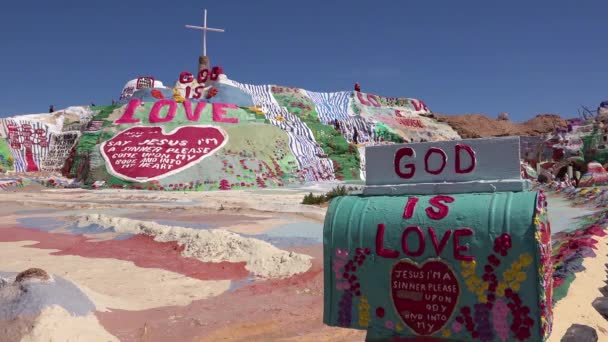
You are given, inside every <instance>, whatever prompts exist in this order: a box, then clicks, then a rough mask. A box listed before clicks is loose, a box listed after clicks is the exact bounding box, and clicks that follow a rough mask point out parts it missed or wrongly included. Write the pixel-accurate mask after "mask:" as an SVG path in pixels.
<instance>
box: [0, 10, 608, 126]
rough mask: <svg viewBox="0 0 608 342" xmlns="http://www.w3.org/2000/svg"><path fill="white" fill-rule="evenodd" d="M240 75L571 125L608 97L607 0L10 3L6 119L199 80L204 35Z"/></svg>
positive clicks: (214, 57)
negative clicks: (139, 80)
mask: <svg viewBox="0 0 608 342" xmlns="http://www.w3.org/2000/svg"><path fill="white" fill-rule="evenodd" d="M203 7H206V8H207V9H208V10H209V18H208V21H209V25H210V26H212V27H219V28H224V29H226V33H210V34H209V37H208V47H207V49H208V54H209V56H210V58H211V62H212V65H221V66H222V67H223V69H224V71H225V72H226V73H227V74H228V76H229V77H230V78H232V79H235V80H238V81H240V82H244V83H256V84H281V85H288V86H297V87H300V88H305V89H309V90H316V91H337V90H350V89H352V86H353V84H354V82H355V81H357V82H359V83H360V84H361V86H362V90H363V91H365V92H371V93H375V94H379V95H383V96H391V97H397V96H399V97H414V98H419V99H422V100H424V101H425V102H426V103H427V104H428V106H429V108H431V109H432V110H433V111H435V112H438V113H447V114H463V113H485V114H487V115H490V116H493V117H495V116H496V115H497V114H498V113H500V112H508V113H509V114H510V115H511V118H512V119H513V120H514V121H522V120H525V119H527V118H530V117H532V116H533V115H535V114H539V113H558V114H561V115H563V116H567V117H571V116H575V115H576V110H577V108H579V106H580V105H582V104H584V105H588V106H590V107H592V108H596V107H597V105H598V104H599V103H600V102H601V101H602V100H604V99H608V93H607V92H606V90H607V89H608V69H607V68H606V66H607V65H608V43H607V42H606V32H608V31H607V29H606V24H608V17H607V16H606V13H608V1H605V0H604V1H601V0H590V1H564V0H554V1H526V2H524V1H509V2H506V1H505V2H495V1H477V0H475V1H448V0H444V1H434V0H426V1H406V0H401V1H397V0H394V1H381V0H378V1H376V2H374V3H372V2H369V1H355V0H350V1H329V0H325V1H316V0H308V1H297V2H296V1H271V0H247V1H244V0H243V1H231V0H223V1H219V0H216V1H191V0H179V1H166V0H165V1H159V0H146V1H141V0H104V1H95V2H93V1H67V0H54V1H47V0H44V1H43V0H37V1H31V0H20V1H5V2H3V4H2V6H1V8H0V44H1V45H0V81H1V82H2V86H1V91H0V94H1V95H0V100H1V101H0V117H1V116H9V115H15V114H23V113H39V112H46V111H47V110H48V106H49V105H50V104H54V105H55V107H56V108H64V107H67V106H69V105H79V104H89V103H91V102H94V103H96V104H104V103H105V104H109V103H110V102H111V100H112V98H115V99H118V97H119V95H120V90H121V89H122V86H123V85H124V83H125V82H127V81H128V80H130V79H132V78H135V77H137V76H139V75H152V76H155V77H156V78H157V79H159V80H162V81H163V82H164V83H165V84H166V85H173V83H174V82H175V80H176V79H177V77H178V75H179V73H180V72H181V71H191V72H196V67H197V58H198V55H199V54H200V53H201V50H202V42H201V34H200V32H198V31H194V30H188V29H186V28H184V25H185V24H200V23H201V22H202V8H203Z"/></svg>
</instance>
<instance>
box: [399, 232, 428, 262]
mask: <svg viewBox="0 0 608 342" xmlns="http://www.w3.org/2000/svg"><path fill="white" fill-rule="evenodd" d="M411 232H414V233H416V234H417V235H418V250H416V251H415V252H412V251H410V248H409V246H408V244H407V236H408V235H409V234H410V233H411ZM425 246H426V243H425V240H424V234H423V233H422V229H420V227H418V226H411V227H407V228H405V230H404V231H403V235H401V249H403V253H405V254H406V255H409V256H411V257H419V256H421V255H422V254H423V253H424V248H425Z"/></svg>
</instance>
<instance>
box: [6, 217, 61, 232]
mask: <svg viewBox="0 0 608 342" xmlns="http://www.w3.org/2000/svg"><path fill="white" fill-rule="evenodd" d="M17 223H18V224H19V226H21V227H23V228H31V229H38V230H42V231H45V232H49V231H51V230H55V229H59V228H61V227H64V226H65V225H66V222H65V221H64V220H61V219H58V218H56V217H52V216H50V217H21V218H18V219H17Z"/></svg>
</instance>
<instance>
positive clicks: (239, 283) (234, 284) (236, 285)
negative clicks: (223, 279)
mask: <svg viewBox="0 0 608 342" xmlns="http://www.w3.org/2000/svg"><path fill="white" fill-rule="evenodd" d="M254 281H255V278H253V277H248V278H245V279H241V280H232V281H230V287H228V292H234V291H236V290H238V289H240V288H242V287H244V286H247V285H250V284H253V282H254Z"/></svg>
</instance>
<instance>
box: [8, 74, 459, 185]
mask: <svg viewBox="0 0 608 342" xmlns="http://www.w3.org/2000/svg"><path fill="white" fill-rule="evenodd" d="M430 114H431V112H430V110H429V109H428V107H427V106H426V104H424V102H422V101H420V100H416V99H407V98H386V97H382V96H377V95H373V94H367V93H362V92H356V91H343V92H333V93H321V92H313V91H308V90H304V89H299V88H292V87H283V86H278V85H251V84H242V83H239V82H236V81H233V80H230V79H228V78H227V77H226V75H225V74H224V73H223V71H222V69H221V67H214V68H212V69H211V70H207V69H204V70H201V72H200V73H199V74H198V75H193V74H191V73H189V72H183V73H181V74H180V76H179V79H178V81H177V82H176V84H175V86H174V87H172V88H171V87H166V86H164V85H163V83H162V82H159V81H157V80H155V79H154V78H153V77H141V78H138V79H136V80H132V81H129V82H128V83H127V84H126V85H125V87H124V89H123V91H122V93H121V97H120V100H119V101H118V102H117V103H115V104H112V105H109V106H95V107H69V108H66V109H64V110H61V111H58V112H55V113H50V114H36V115H26V116H15V117H10V118H3V119H0V167H2V172H16V173H25V172H40V171H44V172H61V173H62V174H63V175H64V176H67V177H70V178H75V179H76V180H77V181H79V182H81V183H82V184H83V185H85V186H96V187H98V186H99V187H120V188H137V189H154V190H213V189H221V190H228V189H243V188H251V187H262V188H265V187H275V186H278V187H280V186H286V185H288V184H293V183H301V182H306V181H332V180H336V179H338V180H359V179H364V178H365V170H364V165H365V163H364V157H363V156H364V151H365V148H366V147H368V146H372V145H378V144H389V143H396V142H416V141H442V140H454V139H459V138H460V137H459V136H458V134H457V133H456V132H455V131H454V130H453V129H452V128H451V127H450V126H449V125H447V124H445V123H440V122H438V121H437V120H435V119H434V118H432V115H430Z"/></svg>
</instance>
